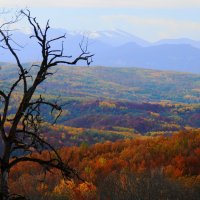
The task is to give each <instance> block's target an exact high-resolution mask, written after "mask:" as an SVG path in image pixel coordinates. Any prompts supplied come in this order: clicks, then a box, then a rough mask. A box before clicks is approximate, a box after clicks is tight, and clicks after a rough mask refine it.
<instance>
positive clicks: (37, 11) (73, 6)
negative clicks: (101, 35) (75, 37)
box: [0, 0, 200, 42]
mask: <svg viewBox="0 0 200 200" xmlns="http://www.w3.org/2000/svg"><path fill="white" fill-rule="evenodd" d="M0 5H1V8H5V9H12V10H15V9H21V8H26V7H27V8H28V9H30V11H31V13H32V15H33V16H36V17H37V19H38V20H39V22H40V23H41V24H42V25H44V24H45V22H46V21H47V20H48V19H50V24H51V27H53V28H63V29H67V30H78V31H98V30H115V29H120V30H123V31H126V32H129V33H131V34H133V35H136V36H138V37H141V38H143V39H145V40H147V41H151V42H154V41H158V40H160V39H164V38H190V39H194V40H199V41H200V0H56V1H52V0H34V1H33V0H0ZM0 22H1V20H0ZM24 26H25V25H24ZM27 28H28V27H24V28H23V29H24V30H26V29H27Z"/></svg>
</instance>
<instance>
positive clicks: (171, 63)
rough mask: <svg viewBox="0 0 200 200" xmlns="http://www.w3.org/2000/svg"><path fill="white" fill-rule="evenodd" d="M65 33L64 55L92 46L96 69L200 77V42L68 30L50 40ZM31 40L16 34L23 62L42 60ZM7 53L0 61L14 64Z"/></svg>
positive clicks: (57, 46)
mask: <svg viewBox="0 0 200 200" xmlns="http://www.w3.org/2000/svg"><path fill="white" fill-rule="evenodd" d="M64 33H66V40H65V42H64V49H65V50H64V53H65V54H66V55H72V56H74V57H76V56H77V55H79V54H80V48H79V43H80V42H82V43H83V46H84V45H86V44H88V49H89V51H90V52H91V53H93V54H95V56H94V59H93V60H94V62H93V63H92V65H93V66H111V67H139V68H150V69H158V70H173V71H180V72H191V73H200V59H199V57H200V41H195V40H191V39H187V38H179V39H164V40H160V41H157V42H154V43H151V42H148V41H145V40H143V39H141V38H139V37H136V36H134V35H132V34H130V33H127V32H124V31H121V30H112V31H94V32H89V31H85V32H83V31H67V30H64V29H51V31H50V32H49V39H50V38H53V37H56V36H60V35H62V34H64ZM29 36H30V35H29V34H25V33H22V32H15V33H14V34H13V41H14V42H13V44H12V45H13V47H14V48H16V49H17V53H18V55H19V57H20V59H21V60H22V62H35V61H39V60H40V52H41V50H40V48H39V45H38V43H37V42H36V41H34V38H32V39H30V38H29ZM16 43H17V44H20V46H18V45H16ZM21 47H22V48H21ZM53 47H54V48H55V49H60V47H61V42H55V44H54V45H53ZM6 51H7V50H5V49H0V61H1V62H13V61H14V60H13V58H12V56H11V55H10V54H8V52H6ZM81 64H82V65H84V63H81Z"/></svg>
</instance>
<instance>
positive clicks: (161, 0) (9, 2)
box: [0, 0, 200, 8]
mask: <svg viewBox="0 0 200 200" xmlns="http://www.w3.org/2000/svg"><path fill="white" fill-rule="evenodd" d="M0 5H1V7H26V6H28V7H29V8H31V7H46V8H47V7H62V8H63V7H66V8H68V7H93V8H94V7H96V8H105V7H108V8H114V7H116V8H122V7H123V8H189V7H190V8H191V7H194V8H196V7H200V1H198V0H57V1H49V0H0Z"/></svg>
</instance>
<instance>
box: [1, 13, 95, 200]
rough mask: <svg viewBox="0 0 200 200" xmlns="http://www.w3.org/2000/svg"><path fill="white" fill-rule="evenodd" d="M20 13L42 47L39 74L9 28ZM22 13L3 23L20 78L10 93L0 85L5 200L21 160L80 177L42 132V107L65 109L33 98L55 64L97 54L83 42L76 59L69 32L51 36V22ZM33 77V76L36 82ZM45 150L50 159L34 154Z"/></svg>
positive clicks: (3, 40) (72, 62)
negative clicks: (15, 98) (16, 96)
mask: <svg viewBox="0 0 200 200" xmlns="http://www.w3.org/2000/svg"><path fill="white" fill-rule="evenodd" d="M19 16H20V17H23V18H25V20H27V22H28V23H29V25H30V26H31V27H32V29H33V34H32V36H31V37H30V39H31V38H34V39H35V40H36V42H37V43H38V44H39V46H40V48H41V56H42V59H41V62H40V63H37V64H35V65H32V66H31V67H35V68H36V70H37V72H36V75H35V76H33V75H32V74H31V71H30V70H28V69H27V67H26V68H25V67H24V66H23V64H22V63H21V61H20V58H19V56H18V54H17V51H16V49H15V48H14V47H13V45H12V44H13V43H12V34H11V31H12V30H9V29H8V28H6V27H7V25H9V24H13V23H15V22H16V21H17V20H18V19H19ZM19 16H17V17H16V19H14V20H11V21H9V22H6V23H4V24H2V25H1V26H0V37H1V38H0V42H1V44H0V45H1V47H2V48H4V49H7V50H8V51H9V52H10V53H11V54H12V56H13V57H14V59H15V61H16V67H17V68H18V71H19V75H18V77H17V79H16V81H15V82H14V83H13V84H12V85H11V87H10V89H9V91H8V92H5V90H3V89H2V88H0V101H1V104H2V105H3V109H2V113H0V140H2V143H3V153H2V157H0V170H1V183H0V184H1V189H0V191H1V198H0V199H2V200H6V199H9V196H10V193H9V186H8V177H9V172H10V170H11V169H12V168H13V167H14V166H15V165H17V164H18V163H20V162H35V163H38V164H39V165H41V166H42V167H44V169H46V170H51V169H52V168H56V169H58V170H60V171H61V172H62V174H63V176H65V177H66V178H72V177H74V176H77V173H76V171H75V170H73V169H72V168H70V167H69V166H68V165H67V164H65V163H64V162H63V161H62V159H61V157H60V156H59V154H58V153H57V151H56V149H55V148H54V147H53V146H52V145H51V144H49V143H48V142H47V141H46V140H44V139H43V137H42V136H41V133H40V124H41V123H42V119H41V106H42V105H46V106H49V107H50V108H51V111H52V112H53V111H57V112H58V115H57V117H59V116H60V114H61V112H62V108H61V106H59V105H58V104H57V102H54V103H52V102H49V101H48V100H47V99H45V98H44V97H43V96H42V95H40V96H39V98H37V99H35V98H33V97H34V94H35V92H36V89H37V88H38V86H39V85H40V84H41V83H42V82H44V81H45V79H47V78H48V77H49V76H51V75H53V74H54V73H53V72H52V68H54V67H55V66H57V65H59V64H67V65H75V64H76V63H77V62H78V61H80V60H83V61H86V63H87V64H88V65H89V64H90V63H91V62H92V57H93V55H92V54H90V53H89V52H88V50H87V47H86V48H83V46H82V45H80V49H81V51H82V52H81V53H80V55H79V56H78V57H76V58H75V59H73V58H72V57H71V56H65V55H64V49H63V43H62V42H63V41H62V40H63V39H65V35H61V36H59V37H56V38H51V39H49V38H48V33H49V30H50V26H49V21H47V23H46V26H45V28H44V29H42V27H41V26H40V24H39V23H38V22H37V20H36V18H33V17H32V16H31V13H30V11H29V10H22V11H20V15H19ZM54 42H61V47H60V49H54V48H53V47H52V46H53V43H54ZM29 79H32V81H30V80H29ZM30 83H31V84H30ZM19 86H20V87H21V88H22V91H21V100H20V103H19V105H18V107H17V110H16V112H15V113H14V117H13V118H12V119H10V118H9V116H8V110H9V106H11V105H10V104H11V100H12V95H13V92H14V91H15V89H16V88H17V87H19ZM8 122H9V123H10V128H9V129H7V128H6V123H8ZM45 149H46V150H48V151H49V155H50V156H49V158H48V159H46V160H44V159H40V158H38V157H34V153H36V152H39V153H40V152H41V151H43V150H45ZM16 151H20V152H21V153H20V156H15V157H14V158H13V157H12V155H14V154H15V152H16ZM27 152H28V153H27ZM33 152H34V153H33ZM32 153H33V154H32Z"/></svg>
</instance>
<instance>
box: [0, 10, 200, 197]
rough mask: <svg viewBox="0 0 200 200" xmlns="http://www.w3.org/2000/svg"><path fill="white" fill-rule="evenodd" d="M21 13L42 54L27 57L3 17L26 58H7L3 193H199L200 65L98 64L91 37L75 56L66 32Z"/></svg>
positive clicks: (6, 41) (0, 127) (0, 86)
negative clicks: (180, 68)
mask: <svg viewBox="0 0 200 200" xmlns="http://www.w3.org/2000/svg"><path fill="white" fill-rule="evenodd" d="M21 15H23V18H25V19H26V20H27V21H28V23H29V25H30V26H31V27H32V28H33V35H32V36H30V38H31V39H32V38H33V39H36V41H37V42H38V44H39V46H40V47H41V50H42V51H41V52H42V61H41V62H35V63H21V62H20V59H19V57H18V55H17V53H16V52H17V51H16V49H15V47H13V45H16V44H14V43H13V41H12V39H11V37H12V34H10V30H9V29H7V24H6V28H5V27H4V26H5V24H3V25H2V26H1V27H0V36H1V38H0V42H1V43H3V44H2V47H3V48H5V49H6V50H8V51H9V52H10V53H11V54H12V55H13V56H14V58H15V60H16V61H17V62H16V63H15V64H14V63H6V62H1V63H0V134H1V137H0V167H1V176H0V177H1V182H0V186H1V190H0V199H1V200H8V199H18V200H20V199H30V200H198V199H200V75H199V74H191V73H183V72H174V71H159V70H151V69H141V68H135V67H133V68H126V67H118V68H113V67H101V66H90V64H91V63H92V59H95V57H94V55H93V54H92V53H90V52H89V51H88V49H87V46H86V47H84V45H83V44H82V43H81V45H80V49H81V53H80V55H79V56H77V57H76V58H75V59H74V60H72V61H71V60H70V61H66V60H65V59H66V58H67V59H71V57H70V56H69V57H67V56H64V55H63V49H62V42H61V49H54V48H53V45H51V44H52V43H54V42H60V39H64V38H65V36H58V37H56V38H48V30H49V29H50V26H49V24H48V23H49V22H47V24H46V28H45V29H44V30H43V29H42V28H41V27H40V24H39V23H38V22H37V20H36V18H33V17H32V16H31V13H30V11H29V10H25V11H24V10H22V11H21V13H20V15H19V16H16V19H15V20H14V21H10V22H9V23H10V24H13V23H14V24H15V23H17V21H18V20H21V18H20V16H21ZM83 42H84V41H83ZM93 57H94V58H93ZM78 61H84V62H86V63H85V65H88V66H73V65H75V64H78Z"/></svg>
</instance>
